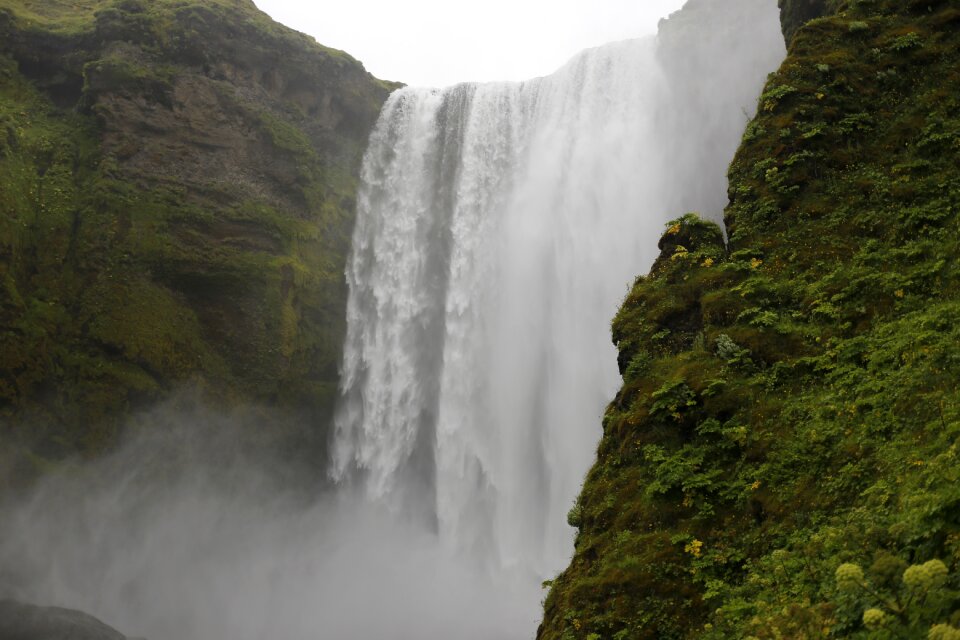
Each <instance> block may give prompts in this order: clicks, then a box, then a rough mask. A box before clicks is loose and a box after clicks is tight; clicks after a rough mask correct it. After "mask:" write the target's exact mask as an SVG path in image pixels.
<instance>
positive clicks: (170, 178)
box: [0, 0, 391, 482]
mask: <svg viewBox="0 0 960 640" xmlns="http://www.w3.org/2000/svg"><path fill="white" fill-rule="evenodd" d="M390 89H391V86H390V85H387V84H385V83H383V82H380V81H378V80H376V79H375V78H373V77H372V76H370V75H369V74H368V73H366V71H364V69H363V67H362V66H361V65H360V63H358V62H357V61H355V60H354V59H352V58H351V57H350V56H348V55H347V54H344V53H342V52H339V51H335V50H331V49H327V48H324V47H322V46H320V45H318V44H317V43H315V42H314V41H313V40H311V39H310V38H308V37H307V36H304V35H302V34H299V33H296V32H294V31H292V30H290V29H287V28H285V27H282V26H280V25H277V24H276V23H273V22H272V21H271V20H270V19H269V18H268V17H267V16H266V15H265V14H263V13H261V12H259V11H258V10H257V9H256V7H255V6H254V5H253V3H252V2H249V1H247V0H215V1H209V2H187V1H180V0H158V1H153V2H146V1H143V0H80V1H71V2H65V1H63V2H62V1H60V0H56V1H50V0H43V1H39V0H2V1H0V185H2V189H0V286H2V290H3V292H4V293H3V295H0V353H2V355H3V357H2V358H0V423H2V425H5V426H2V427H0V428H2V429H3V431H2V433H0V442H3V446H4V447H7V448H8V449H9V448H10V447H15V448H16V449H17V450H18V451H20V454H18V455H16V456H14V457H15V458H16V459H17V460H19V463H18V464H17V465H9V464H8V465H6V469H8V470H9V469H10V468H11V467H12V466H16V467H17V468H20V469H22V470H23V473H22V474H20V475H29V474H30V472H29V469H30V468H31V467H37V466H43V464H45V462H46V461H49V460H56V459H59V458H61V457H63V456H66V455H71V454H74V453H76V452H82V453H88V454H89V453H96V452H99V451H101V450H102V449H103V448H104V447H108V446H110V444H111V443H112V442H113V441H114V438H115V435H116V432H117V429H118V427H119V425H120V424H121V422H122V420H123V418H124V417H125V416H126V415H127V414H128V413H129V411H130V410H131V409H134V408H137V407H139V406H141V405H143V404H145V403H148V402H152V401H154V400H157V399H159V398H161V397H164V396H165V395H167V394H168V393H169V392H170V391H171V390H172V389H175V388H177V387H179V386H182V385H184V384H190V385H197V386H200V387H203V388H205V389H207V390H208V392H209V396H210V397H211V399H220V401H222V402H225V403H228V404H229V403H231V402H232V401H233V399H235V398H239V397H243V398H244V399H246V400H248V401H251V400H252V401H259V402H263V403H265V404H268V405H276V406H280V407H283V408H284V409H287V410H290V411H293V412H301V413H303V414H304V415H305V416H309V417H311V418H312V419H313V420H315V421H316V423H317V424H318V426H319V427H320V428H321V430H322V424H323V420H324V419H325V417H326V416H327V415H328V413H329V411H330V407H331V403H332V399H333V397H334V394H335V390H336V385H337V364H338V358H339V353H340V348H341V343H342V335H343V331H344V326H343V325H344V316H345V313H344V307H345V298H346V287H345V284H344V279H343V275H342V274H343V266H344V263H345V257H346V253H347V251H348V249H349V233H350V229H351V227H352V216H353V208H354V207H353V199H354V192H355V188H356V175H357V173H358V168H359V162H360V158H361V155H362V152H363V149H364V146H365V143H366V138H367V136H368V133H369V130H370V129H371V128H372V126H373V123H374V122H375V120H376V117H377V114H378V112H379V109H380V105H381V104H382V102H383V100H384V99H385V97H386V95H387V94H388V92H389V90H390ZM8 455H9V454H8ZM0 482H2V480H0Z"/></svg>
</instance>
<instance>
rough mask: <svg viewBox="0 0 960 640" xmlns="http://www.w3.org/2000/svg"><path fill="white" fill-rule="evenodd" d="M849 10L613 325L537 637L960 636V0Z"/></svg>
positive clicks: (798, 30)
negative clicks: (612, 374)
mask: <svg viewBox="0 0 960 640" xmlns="http://www.w3.org/2000/svg"><path fill="white" fill-rule="evenodd" d="M836 4H838V5H839V6H831V5H830V3H823V4H820V5H818V3H816V2H806V1H805V0H796V1H790V0H787V1H786V2H783V3H781V6H782V8H783V16H784V30H785V33H786V34H787V37H788V38H789V39H790V40H791V44H790V49H789V55H788V57H787V59H786V61H785V62H784V63H783V66H782V67H781V68H780V70H779V71H778V72H777V73H775V74H773V75H772V76H771V77H770V79H769V81H768V84H767V86H766V88H765V90H764V93H763V95H762V97H761V98H760V101H759V108H758V114H757V116H756V118H754V120H753V121H752V122H751V123H750V124H749V126H748V127H747V131H746V134H745V136H744V139H743V144H742V146H741V148H740V150H739V152H738V153H737V155H736V157H735V159H734V160H733V163H732V165H731V167H730V172H729V178H730V184H729V194H730V204H729V206H728V207H727V209H726V214H725V221H726V235H727V237H728V240H729V242H728V243H727V244H726V245H725V244H724V240H723V234H721V231H720V229H719V228H717V227H716V226H714V225H712V224H711V223H707V222H704V221H702V220H700V219H699V218H698V217H697V216H695V215H688V216H684V217H682V218H679V219H677V220H675V221H674V222H673V223H671V225H670V226H669V227H668V229H667V231H666V233H665V235H664V238H663V240H662V241H661V244H660V248H661V250H662V253H661V256H660V258H659V259H658V260H657V263H656V264H655V265H654V267H653V270H652V271H651V272H650V274H649V275H647V276H644V277H641V278H638V279H637V281H636V283H635V285H634V287H633V290H632V291H631V292H630V294H629V295H628V296H627V298H626V300H625V302H624V304H623V307H622V308H621V310H620V312H619V313H618V315H617V317H616V319H615V320H614V322H613V338H614V341H615V343H616V345H617V347H618V349H619V352H620V358H619V363H620V369H621V372H622V374H623V379H624V383H623V387H622V389H621V390H620V392H619V393H618V395H617V396H616V398H615V399H614V401H613V402H612V403H611V404H610V405H609V407H608V409H607V412H606V415H605V416H604V419H603V428H604V435H603V439H602V441H601V443H600V445H599V448H598V453H597V462H596V464H595V466H594V467H593V469H592V470H591V471H590V473H589V475H588V477H587V479H586V481H585V484H584V488H583V492H582V494H581V495H580V497H579V499H578V501H577V503H576V504H575V505H573V508H572V509H571V511H570V516H569V521H570V524H571V525H572V526H574V527H576V528H577V529H578V535H577V542H576V552H575V555H574V558H573V560H572V562H571V564H570V566H569V568H567V569H566V570H565V571H564V572H563V573H562V574H561V575H560V576H558V577H557V579H556V580H555V581H553V582H552V584H551V585H550V592H549V595H548V597H547V599H546V602H545V617H544V622H543V624H542V626H541V628H540V632H539V634H538V637H539V638H540V639H541V640H561V639H562V640H572V639H584V640H599V639H601V638H603V639H606V638H611V639H628V638H629V639H642V638H649V639H651V640H653V639H659V640H664V639H670V638H700V639H706V640H719V639H721V638H723V639H733V638H738V639H740V638H754V639H767V638H770V639H772V638H824V637H837V638H868V637H869V638H917V639H920V638H924V639H925V638H956V637H960V629H958V627H960V613H958V611H960V599H958V593H960V589H958V587H960V581H958V574H960V515H958V514H960V489H958V487H960V464H958V459H957V456H958V446H960V440H958V437H960V394H958V389H957V383H958V380H960V348H958V346H957V345H958V344H960V271H958V262H957V260H956V256H957V255H958V253H960V246H958V238H960V234H958V231H960V227H958V208H960V171H958V167H960V118H958V115H957V114H960V7H958V6H957V4H956V3H955V2H949V1H945V0H939V1H937V0H911V1H906V2H904V1H899V0H898V1H892V0H888V1H884V0H861V1H859V2H845V3H836ZM815 5H817V6H815ZM808 11H812V13H808ZM821 12H822V15H821ZM810 18H816V19H813V20H812V21H809V20H810ZM801 23H804V24H803V26H801Z"/></svg>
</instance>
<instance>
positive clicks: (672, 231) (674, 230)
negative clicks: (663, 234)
mask: <svg viewBox="0 0 960 640" xmlns="http://www.w3.org/2000/svg"><path fill="white" fill-rule="evenodd" d="M667 233H668V234H670V235H671V236H675V235H677V234H678V233H680V223H679V222H678V223H677V224H675V225H673V226H672V227H670V228H669V229H667Z"/></svg>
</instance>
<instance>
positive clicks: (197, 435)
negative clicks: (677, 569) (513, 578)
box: [0, 403, 542, 640]
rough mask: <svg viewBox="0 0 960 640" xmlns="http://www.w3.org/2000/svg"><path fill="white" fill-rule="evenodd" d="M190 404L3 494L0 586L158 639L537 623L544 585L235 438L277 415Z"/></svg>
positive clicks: (160, 411)
mask: <svg viewBox="0 0 960 640" xmlns="http://www.w3.org/2000/svg"><path fill="white" fill-rule="evenodd" d="M182 404H183V403H170V404H169V405H166V406H164V407H159V408H157V409H155V410H153V411H151V412H149V413H147V414H144V415H142V416H139V417H138V420H137V422H138V427H137V429H136V432H135V433H133V434H131V436H130V438H129V439H128V441H127V442H126V443H125V444H124V445H123V446H122V447H121V448H120V449H119V450H118V451H116V452H115V453H114V454H112V455H110V456H108V457H107V458H105V459H102V460H99V461H96V462H92V463H86V464H80V465H77V466H75V467H72V468H70V469H68V470H65V471H64V472H63V473H60V474H57V475H55V476H52V477H48V478H46V479H45V480H44V481H43V482H42V483H41V484H40V485H39V486H37V487H36V488H35V489H34V490H33V491H32V492H31V493H30V495H28V496H26V497H25V498H21V499H20V500H17V501H16V502H15V503H9V504H6V505H4V507H3V511H2V512H3V513H4V514H5V516H4V518H3V521H2V523H0V567H2V572H0V598H2V597H13V598H15V599H18V600H21V601H24V602H34V603H38V604H43V605H55V606H64V607H69V608H76V609H80V610H83V611H87V612H89V613H91V614H93V615H95V616H97V617H99V618H101V619H102V620H104V621H105V622H107V623H108V624H110V625H112V626H114V627H116V628H117V629H119V630H120V631H121V632H123V633H125V634H127V635H129V636H138V637H146V638H149V639H150V640H168V639H169V640H174V639H179V640H190V639H197V640H201V639H202V640H221V639H222V640H228V639H231V640H244V639H250V640H254V639H258V640H261V639H263V638H268V637H282V638H286V639H289V640H297V639H300V638H304V639H305V638H311V639H315V638H344V639H351V638H355V639H358V640H360V639H371V638H398V639H406V638H409V639H411V640H413V639H415V638H416V639H420V640H422V639H423V638H441V637H457V638H465V639H472V638H476V639H477V640H480V639H490V638H504V639H507V638H524V637H528V636H529V634H530V630H531V629H533V628H535V626H536V621H537V618H538V614H539V611H538V603H539V601H540V598H541V596H542V594H541V593H539V588H537V589H531V588H529V587H530V585H527V587H528V588H526V589H525V590H524V589H521V588H520V587H519V586H517V585H516V584H511V583H509V581H505V580H503V579H502V577H501V579H499V580H495V579H494V578H493V577H492V576H488V575H485V574H484V573H483V572H480V571H477V568H476V567H475V566H472V565H471V564H470V563H469V561H468V560H463V559H458V558H456V557H454V556H452V555H451V554H449V553H448V552H446V551H444V550H443V548H442V547H441V546H439V545H437V544H436V536H435V534H434V533H433V532H432V531H430V530H429V529H427V528H425V527H423V526H421V525H420V524H419V523H418V522H417V521H414V520H412V519H409V518H406V517H404V514H402V513H396V512H391V511H390V510H389V509H386V508H378V507H377V506H374V505H370V504H367V503H364V502H363V501H360V500H355V499H353V498H352V497H351V496H350V495H344V494H343V493H342V492H341V493H336V492H332V491H330V490H329V489H325V488H323V486H322V485H316V486H313V485H311V483H312V482H315V481H316V478H315V476H314V475H313V474H310V473H309V472H308V471H307V470H303V471H301V472H299V473H298V474H297V475H298V477H299V479H300V480H301V481H295V480H293V478H292V477H291V474H290V473H289V471H290V470H289V469H286V470H285V471H286V473H284V474H278V473H277V470H278V469H282V468H283V465H284V462H283V461H282V460H279V459H276V458H271V456H269V455H265V454H263V453H262V452H261V453H259V454H258V453H256V452H255V451H252V450H250V448H248V447H245V446H243V445H241V444H239V442H240V441H242V440H243V438H242V434H249V433H253V432H256V431H258V430H269V429H276V427H277V425H276V424H271V423H264V422H263V413H262V412H260V411H254V410H237V411H234V412H232V413H231V414H230V415H223V414H221V413H217V412H214V411H211V410H207V409H204V408H203V407H202V405H201V404H197V403H192V406H191V407H189V408H183V406H182ZM278 476H283V481H282V483H281V482H280V481H278ZM281 485H282V486H281ZM311 493H313V494H314V496H313V497H312V498H311V497H310V494H311Z"/></svg>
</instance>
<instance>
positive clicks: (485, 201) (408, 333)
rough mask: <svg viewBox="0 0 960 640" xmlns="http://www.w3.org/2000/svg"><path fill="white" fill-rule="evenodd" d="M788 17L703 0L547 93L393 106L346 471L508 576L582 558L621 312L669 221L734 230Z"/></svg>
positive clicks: (365, 285) (364, 300) (369, 173)
mask: <svg viewBox="0 0 960 640" xmlns="http://www.w3.org/2000/svg"><path fill="white" fill-rule="evenodd" d="M777 20H778V14H777V8H776V4H775V3H774V2H772V1H771V0H736V1H724V2H720V1H719V0H713V1H709V0H700V1H693V2H690V3H688V6H687V8H686V9H685V10H684V12H682V13H681V14H678V15H677V16H676V17H675V18H674V19H672V20H671V21H669V22H668V23H665V24H664V25H662V29H661V34H660V37H659V39H656V38H650V39H643V40H632V41H625V42H619V43H614V44H609V45H606V46H603V47H600V48H597V49H593V50H589V51H586V52H584V53H582V54H580V55H579V56H577V57H576V58H575V59H574V60H572V61H571V62H570V63H569V64H567V65H566V66H565V67H563V68H562V69H560V70H559V71H558V72H557V73H555V74H553V75H551V76H549V77H546V78H542V79H536V80H532V81H529V82H524V83H493V84H480V85H473V84H463V85H457V86H455V87H451V88H449V89H444V90H434V89H416V88H408V89H404V90H401V91H398V92H396V93H395V94H394V95H393V96H391V98H390V100H389V101H388V103H387V105H386V106H385V108H384V110H383V112H382V114H381V118H380V122H379V124H378V125H377V127H376V130H375V131H374V133H373V136H372V139H371V142H370V146H369V149H368V152H367V156H366V160H365V164H364V168H363V175H362V177H363V186H362V189H361V192H360V197H359V208H358V220H357V227H356V231H355V235H354V253H353V257H352V260H351V262H350V264H349V266H348V269H347V279H348V283H349V285H350V300H349V308H348V322H349V332H348V336H347V343H346V349H345V354H344V361H343V368H342V369H343V378H342V385H343V387H342V389H343V393H344V396H343V401H342V403H341V408H340V412H339V415H338V418H337V422H336V434H335V441H334V451H333V474H334V477H335V478H337V479H338V480H341V481H345V482H350V481H353V482H356V483H358V484H359V485H360V486H361V487H362V490H363V491H364V492H365V493H366V495H367V496H368V497H369V498H372V499H373V500H375V501H381V502H383V503H385V504H388V505H391V506H392V507H393V508H394V509H396V510H402V511H404V512H407V513H414V514H417V515H418V516H419V517H421V518H423V519H425V520H426V521H427V522H430V523H432V525H433V526H435V528H436V530H437V532H438V535H439V539H440V540H441V541H442V542H443V543H444V544H445V545H446V546H447V547H449V548H450V549H452V550H453V551H454V552H456V553H460V554H465V555H467V556H468V557H472V558H475V559H476V560H478V561H480V562H481V563H482V564H483V565H484V566H485V567H486V568H487V569H488V570H490V571H492V572H493V573H494V574H499V573H502V572H504V571H505V570H506V571H513V570H516V571H517V572H518V573H519V575H520V576H529V577H530V578H539V579H543V578H546V577H549V576H551V575H552V574H553V573H554V572H556V571H557V570H558V569H560V568H561V567H562V566H563V565H564V564H565V562H566V561H567V559H568V558H569V555H570V551H571V548H572V546H571V543H572V533H573V532H572V530H571V529H570V528H568V527H567V526H566V525H565V524H564V521H565V515H566V513H567V511H568V509H569V508H570V506H571V504H572V502H573V500H574V497H575V495H576V493H577V491H578V488H579V485H580V482H581V480H582V477H583V475H584V473H585V472H586V470H587V468H588V466H589V464H590V462H591V460H592V457H593V453H594V448H595V445H596V442H597V440H598V438H599V434H600V432H599V425H600V418H601V414H602V411H603V408H604V405H605V404H606V402H608V401H609V399H610V398H611V397H612V395H613V393H614V392H615V390H616V388H617V386H618V384H619V376H618V373H617V370H616V354H615V352H614V350H613V347H612V346H611V344H610V339H609V322H610V318H611V317H612V316H613V315H614V313H615V311H616V308H617V305H618V303H619V302H620V300H621V299H622V297H623V295H624V293H625V291H626V289H627V286H628V285H629V283H630V282H631V281H632V279H633V278H634V277H635V276H636V275H637V274H639V273H642V272H644V271H646V269H647V268H648V267H649V266H650V264H651V263H652V261H653V259H654V258H655V255H656V254H655V251H656V243H657V240H658V239H659V236H660V234H661V232H662V231H663V227H664V223H665V222H666V221H667V220H668V219H670V218H672V217H677V216H679V215H681V214H683V213H685V212H687V211H700V212H702V213H704V214H706V215H708V216H710V217H712V218H714V219H718V218H719V215H720V212H721V210H722V208H723V205H724V203H725V201H726V193H725V185H726V180H725V169H726V166H727V163H728V162H729V160H730V159H731V158H732V156H733V152H734V150H735V149H736V146H737V143H738V141H739V138H740V135H741V133H742V130H743V127H744V125H745V124H746V121H747V118H748V114H750V113H752V112H753V110H754V106H755V101H756V97H757V95H758V93H759V91H760V88H761V86H762V82H763V79H764V78H765V75H766V74H767V73H768V72H769V71H771V70H773V69H774V67H775V66H776V65H777V63H778V62H779V61H780V59H781V58H782V56H783V54H784V49H783V43H782V40H781V38H780V33H779V27H778V22H777Z"/></svg>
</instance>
